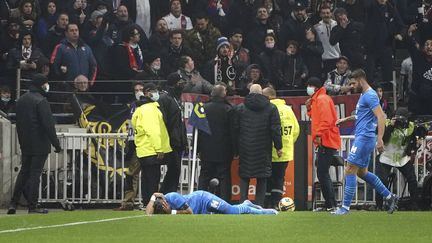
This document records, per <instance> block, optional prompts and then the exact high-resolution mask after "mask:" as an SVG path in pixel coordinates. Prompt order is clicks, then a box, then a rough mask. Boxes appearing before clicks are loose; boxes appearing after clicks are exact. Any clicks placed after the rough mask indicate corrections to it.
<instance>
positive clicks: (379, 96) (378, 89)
mask: <svg viewBox="0 0 432 243" xmlns="http://www.w3.org/2000/svg"><path fill="white" fill-rule="evenodd" d="M376 91H377V94H378V98H379V99H382V97H383V89H382V88H377V90H376Z"/></svg>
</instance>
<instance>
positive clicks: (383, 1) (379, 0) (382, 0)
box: [377, 0, 387, 5]
mask: <svg viewBox="0 0 432 243" xmlns="http://www.w3.org/2000/svg"><path fill="white" fill-rule="evenodd" d="M377 2H378V3H379V4H382V5H384V4H386V3H387V0H377Z"/></svg>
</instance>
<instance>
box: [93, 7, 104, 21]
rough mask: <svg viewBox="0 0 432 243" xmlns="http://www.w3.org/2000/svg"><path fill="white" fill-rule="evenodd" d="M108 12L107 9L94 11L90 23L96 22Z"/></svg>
mask: <svg viewBox="0 0 432 243" xmlns="http://www.w3.org/2000/svg"><path fill="white" fill-rule="evenodd" d="M106 12H107V10H106V9H101V10H95V11H93V13H91V15H90V21H95V20H96V19H97V18H98V17H100V16H103V15H104V14H105V13H106Z"/></svg>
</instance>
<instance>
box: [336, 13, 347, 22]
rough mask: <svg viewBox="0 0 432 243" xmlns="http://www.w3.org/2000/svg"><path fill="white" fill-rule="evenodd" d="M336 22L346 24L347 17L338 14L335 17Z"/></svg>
mask: <svg viewBox="0 0 432 243" xmlns="http://www.w3.org/2000/svg"><path fill="white" fill-rule="evenodd" d="M336 21H337V22H338V23H339V24H341V23H348V16H347V15H346V14H338V15H337V16H336Z"/></svg>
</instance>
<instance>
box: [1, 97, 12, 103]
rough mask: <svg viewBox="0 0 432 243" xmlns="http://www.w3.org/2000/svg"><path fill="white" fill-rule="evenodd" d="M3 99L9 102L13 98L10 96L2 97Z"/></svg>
mask: <svg viewBox="0 0 432 243" xmlns="http://www.w3.org/2000/svg"><path fill="white" fill-rule="evenodd" d="M1 100H2V101H3V102H9V101H10V100H11V98H8V97H2V98H1Z"/></svg>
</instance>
